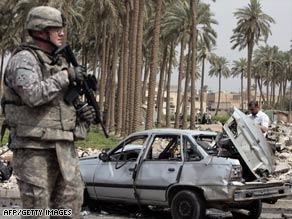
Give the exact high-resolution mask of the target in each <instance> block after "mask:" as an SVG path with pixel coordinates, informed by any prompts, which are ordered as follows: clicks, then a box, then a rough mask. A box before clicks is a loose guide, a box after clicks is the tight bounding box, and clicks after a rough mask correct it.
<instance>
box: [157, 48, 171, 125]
mask: <svg viewBox="0 0 292 219" xmlns="http://www.w3.org/2000/svg"><path fill="white" fill-rule="evenodd" d="M167 49H168V46H165V48H164V52H163V59H162V64H161V68H160V69H161V70H160V77H159V85H158V92H157V102H156V105H157V127H161V126H162V118H163V116H162V114H163V102H164V82H165V79H164V73H165V68H166V65H167Z"/></svg>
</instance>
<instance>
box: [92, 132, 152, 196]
mask: <svg viewBox="0 0 292 219" xmlns="http://www.w3.org/2000/svg"><path fill="white" fill-rule="evenodd" d="M147 137H148V136H147V135H139V136H133V137H130V138H128V139H126V140H125V141H123V142H122V143H120V144H119V145H118V146H117V147H116V148H114V149H113V150H112V151H110V152H109V159H108V161H103V162H102V161H101V162H100V163H99V165H98V167H97V168H96V170H95V174H94V185H95V192H96V196H97V198H99V199H121V200H135V197H134V192H133V178H132V175H133V170H134V168H135V165H136V162H137V160H138V157H139V156H140V152H141V151H142V148H143V146H144V144H145V142H146V140H147Z"/></svg>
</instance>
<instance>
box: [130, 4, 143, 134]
mask: <svg viewBox="0 0 292 219" xmlns="http://www.w3.org/2000/svg"><path fill="white" fill-rule="evenodd" d="M131 18H132V21H131V25H132V31H131V32H130V42H131V43H130V59H131V62H130V63H131V65H130V79H131V80H130V83H131V84H130V89H129V94H130V96H129V106H130V118H129V122H130V123H129V132H128V134H131V133H133V132H134V123H135V122H134V120H135V119H134V118H135V112H134V111H135V107H137V106H136V105H135V96H136V95H137V94H136V92H135V90H136V86H137V84H136V82H137V80H136V76H137V72H136V71H137V66H136V61H137V60H136V59H137V57H136V56H137V32H138V18H139V1H134V10H133V12H132V17H131ZM139 58H140V57H139ZM139 61H140V60H139ZM139 71H140V70H139ZM138 74H140V73H138ZM135 84H136V85H135ZM139 85H140V84H138V86H139ZM140 86H141V85H140ZM138 95H139V94H138ZM136 97H137V96H136ZM136 101H141V99H139V100H136ZM138 110H141V109H140V108H139V109H138ZM137 120H138V121H139V119H137ZM137 126H139V124H137Z"/></svg>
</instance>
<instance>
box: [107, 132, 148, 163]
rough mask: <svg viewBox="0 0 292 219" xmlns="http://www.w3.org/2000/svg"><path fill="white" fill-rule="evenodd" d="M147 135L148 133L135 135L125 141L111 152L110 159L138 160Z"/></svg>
mask: <svg viewBox="0 0 292 219" xmlns="http://www.w3.org/2000/svg"><path fill="white" fill-rule="evenodd" d="M147 137H148V135H142V136H135V137H132V138H130V139H128V140H126V141H124V142H123V143H121V144H120V145H119V146H117V147H116V148H115V149H114V150H113V151H112V152H111V153H110V160H111V161H116V160H120V161H122V160H125V161H136V160H137V158H138V156H139V154H140V151H141V149H142V147H143V144H144V143H145V141H146V139H147Z"/></svg>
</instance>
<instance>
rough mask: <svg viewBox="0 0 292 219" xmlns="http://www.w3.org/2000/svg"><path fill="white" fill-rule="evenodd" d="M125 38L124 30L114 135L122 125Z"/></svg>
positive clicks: (119, 130) (119, 131) (117, 133)
mask: <svg viewBox="0 0 292 219" xmlns="http://www.w3.org/2000/svg"><path fill="white" fill-rule="evenodd" d="M124 38H125V31H123V35H122V42H121V47H122V49H121V55H120V64H119V74H118V90H117V92H118V93H117V108H116V112H117V116H116V123H117V125H116V133H115V134H116V135H120V134H121V131H122V125H123V107H124V101H123V97H124V95H123V88H124V51H125V46H124V40H125V39H124Z"/></svg>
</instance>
